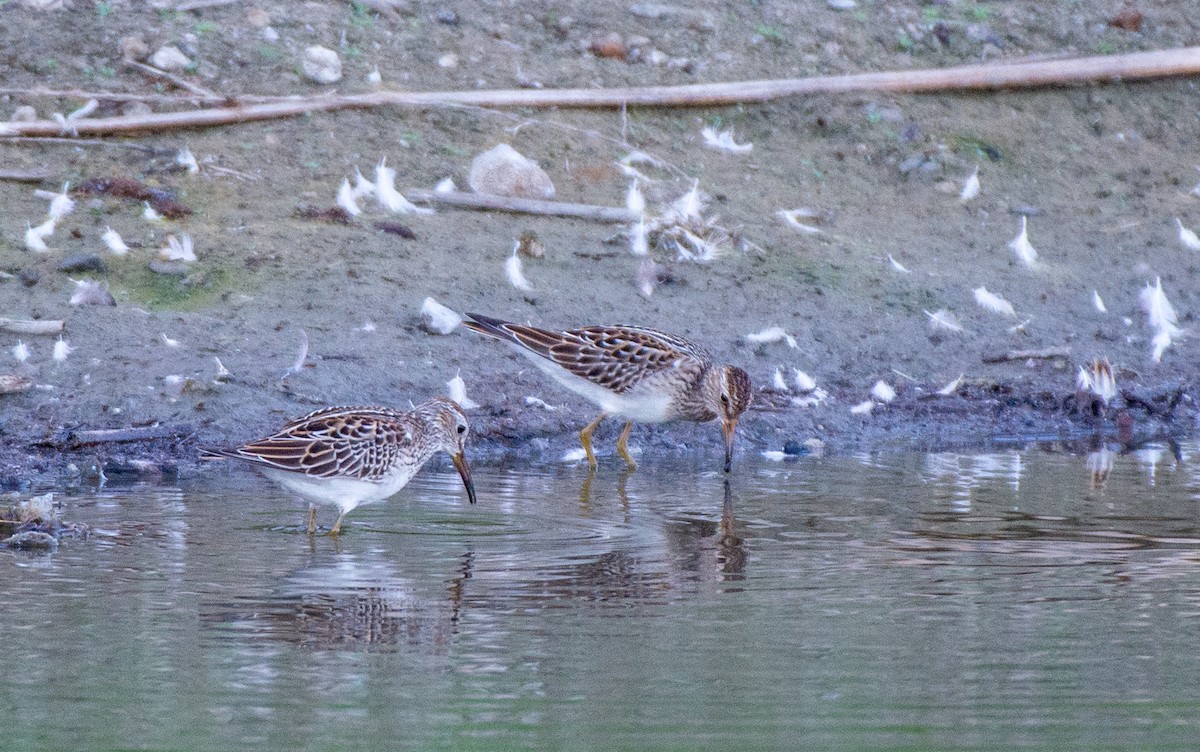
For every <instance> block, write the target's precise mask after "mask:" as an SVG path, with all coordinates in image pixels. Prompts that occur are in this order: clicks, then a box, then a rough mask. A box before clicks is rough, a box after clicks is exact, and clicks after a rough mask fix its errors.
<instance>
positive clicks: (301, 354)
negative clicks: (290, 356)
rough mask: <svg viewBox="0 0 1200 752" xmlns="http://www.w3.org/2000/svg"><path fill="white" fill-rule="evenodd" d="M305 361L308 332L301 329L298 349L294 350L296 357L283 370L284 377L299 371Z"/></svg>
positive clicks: (306, 359)
mask: <svg viewBox="0 0 1200 752" xmlns="http://www.w3.org/2000/svg"><path fill="white" fill-rule="evenodd" d="M307 361H308V332H306V331H304V330H303V329H301V330H300V349H299V350H297V351H296V359H295V360H294V361H292V365H291V367H290V368H288V369H287V371H285V372H284V374H283V375H284V376H285V377H287V376H289V375H291V374H293V373H300V371H301V370H303V368H304V364H305V362H307Z"/></svg>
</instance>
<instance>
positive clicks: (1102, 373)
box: [1091, 358, 1117, 405]
mask: <svg viewBox="0 0 1200 752" xmlns="http://www.w3.org/2000/svg"><path fill="white" fill-rule="evenodd" d="M1091 391H1092V394H1094V395H1096V396H1097V397H1099V398H1100V401H1101V402H1103V403H1104V404H1105V405H1108V403H1109V402H1111V401H1112V399H1113V397H1116V396H1117V377H1116V376H1115V375H1114V374H1113V368H1112V364H1111V363H1109V362H1108V358H1105V359H1104V360H1100V359H1099V358H1096V359H1095V360H1093V361H1092V389H1091Z"/></svg>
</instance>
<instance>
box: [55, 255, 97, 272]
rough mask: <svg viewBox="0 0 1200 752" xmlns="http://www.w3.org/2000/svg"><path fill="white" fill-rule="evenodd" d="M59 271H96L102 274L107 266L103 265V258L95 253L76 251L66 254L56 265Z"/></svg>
mask: <svg viewBox="0 0 1200 752" xmlns="http://www.w3.org/2000/svg"><path fill="white" fill-rule="evenodd" d="M58 270H59V271H60V272H96V273H98V274H104V273H105V272H107V271H108V267H106V266H105V265H104V260H103V259H101V258H100V257H99V256H98V255H96V254H95V253H76V254H74V255H71V256H67V257H66V258H65V259H63V260H62V262H61V263H59V265H58Z"/></svg>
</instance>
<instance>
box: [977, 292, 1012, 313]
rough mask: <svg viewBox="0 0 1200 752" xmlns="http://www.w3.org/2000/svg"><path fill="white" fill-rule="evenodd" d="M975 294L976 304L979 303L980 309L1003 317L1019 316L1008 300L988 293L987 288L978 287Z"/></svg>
mask: <svg viewBox="0 0 1200 752" xmlns="http://www.w3.org/2000/svg"><path fill="white" fill-rule="evenodd" d="M974 292H975V302H976V303H978V304H979V305H980V307H982V308H984V309H986V310H989V311H991V312H992V313H999V314H1001V315H1003V316H1016V315H1017V312H1016V311H1015V310H1014V309H1013V304H1012V303H1009V302H1008V301H1007V300H1005V299H1004V298H1002V297H1000V296H999V295H997V294H995V293H993V292H988V290H987V288H986V287H977V288H975V290H974Z"/></svg>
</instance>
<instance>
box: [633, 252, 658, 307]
mask: <svg viewBox="0 0 1200 752" xmlns="http://www.w3.org/2000/svg"><path fill="white" fill-rule="evenodd" d="M658 272H659V266H658V264H656V263H655V262H654V259H652V258H649V257H647V258H644V259H642V261H641V263H639V264H638V269H637V287H638V292H640V293H641V294H642V295H643V296H645V297H647V298H648V297H650V296H651V295H653V294H654V288H655V287H657V286H658Z"/></svg>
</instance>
